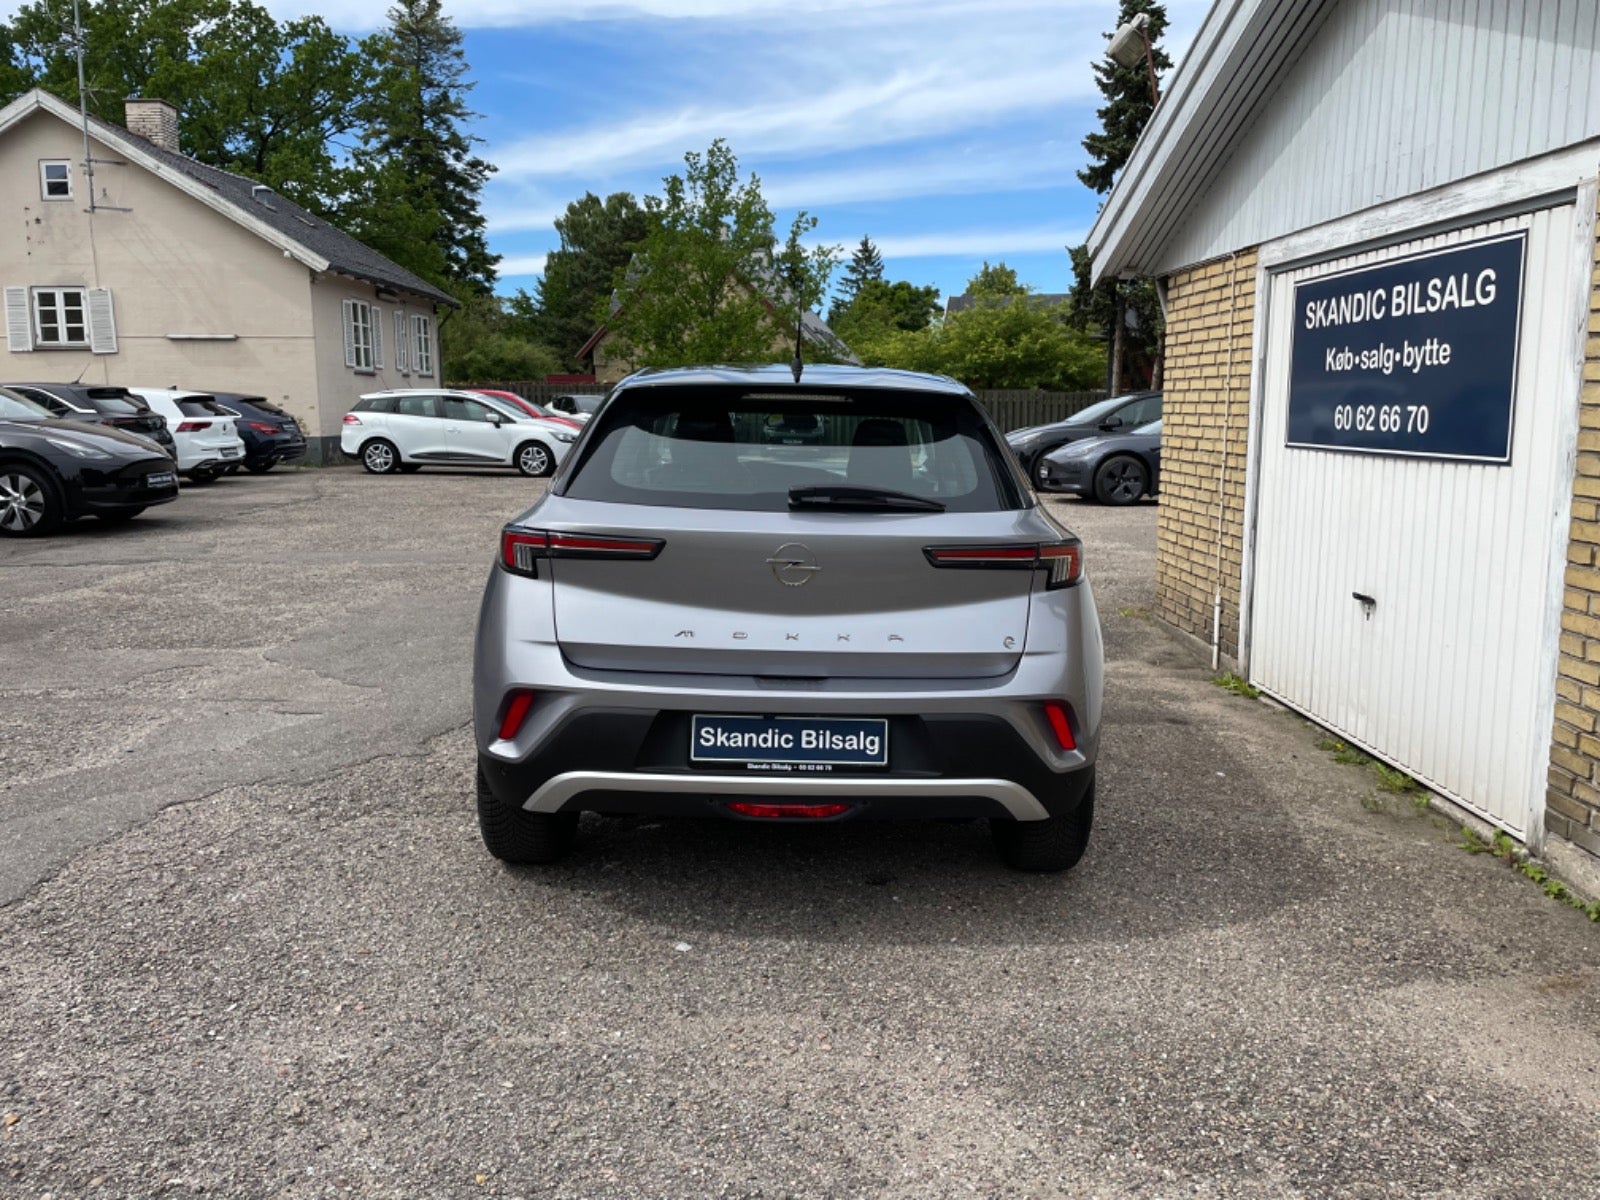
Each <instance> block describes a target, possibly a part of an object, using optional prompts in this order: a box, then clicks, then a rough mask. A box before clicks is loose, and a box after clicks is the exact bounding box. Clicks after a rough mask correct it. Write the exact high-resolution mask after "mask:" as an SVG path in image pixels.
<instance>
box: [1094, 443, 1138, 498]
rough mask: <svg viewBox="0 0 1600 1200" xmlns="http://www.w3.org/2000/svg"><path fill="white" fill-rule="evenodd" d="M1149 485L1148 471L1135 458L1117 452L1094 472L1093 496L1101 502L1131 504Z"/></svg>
mask: <svg viewBox="0 0 1600 1200" xmlns="http://www.w3.org/2000/svg"><path fill="white" fill-rule="evenodd" d="M1149 486H1150V473H1149V472H1148V471H1146V470H1145V469H1144V464H1143V463H1142V462H1140V461H1139V460H1138V459H1137V458H1131V457H1129V456H1128V455H1126V454H1117V455H1114V456H1112V457H1111V458H1108V459H1106V461H1105V462H1103V463H1101V464H1100V469H1099V470H1097V471H1096V472H1095V473H1094V498H1095V499H1096V500H1098V501H1100V503H1101V504H1132V503H1133V502H1134V501H1135V500H1137V499H1138V498H1139V497H1140V496H1142V495H1144V493H1145V489H1146V488H1148V487H1149Z"/></svg>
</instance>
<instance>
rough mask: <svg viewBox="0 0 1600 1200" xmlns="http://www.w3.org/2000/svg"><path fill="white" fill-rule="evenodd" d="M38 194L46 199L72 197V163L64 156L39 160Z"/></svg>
mask: <svg viewBox="0 0 1600 1200" xmlns="http://www.w3.org/2000/svg"><path fill="white" fill-rule="evenodd" d="M39 194H40V195H41V196H43V197H44V198H45V199H46V200H71V199H72V163H71V161H69V160H68V159H65V158H46V159H41V160H40V162H39Z"/></svg>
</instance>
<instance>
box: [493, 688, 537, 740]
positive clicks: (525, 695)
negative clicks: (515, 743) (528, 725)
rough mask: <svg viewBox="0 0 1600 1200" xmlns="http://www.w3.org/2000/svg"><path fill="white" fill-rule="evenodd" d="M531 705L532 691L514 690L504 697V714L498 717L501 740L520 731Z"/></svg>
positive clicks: (514, 735) (512, 736)
mask: <svg viewBox="0 0 1600 1200" xmlns="http://www.w3.org/2000/svg"><path fill="white" fill-rule="evenodd" d="M532 707H533V693H532V692H529V691H516V692H512V693H511V694H510V695H508V696H507V697H506V711H505V715H504V716H502V717H501V718H500V740H501V741H502V742H504V741H508V740H509V739H511V738H514V737H516V736H517V734H519V733H521V732H522V723H523V722H524V721H526V720H527V719H528V710H529V709H530V708H532Z"/></svg>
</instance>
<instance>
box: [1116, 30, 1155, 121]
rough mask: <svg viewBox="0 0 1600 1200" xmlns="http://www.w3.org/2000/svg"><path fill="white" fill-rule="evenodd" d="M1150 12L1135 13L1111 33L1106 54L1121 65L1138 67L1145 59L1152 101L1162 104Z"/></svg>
mask: <svg viewBox="0 0 1600 1200" xmlns="http://www.w3.org/2000/svg"><path fill="white" fill-rule="evenodd" d="M1149 27H1150V14H1149V13H1135V14H1134V16H1133V19H1132V20H1130V21H1129V22H1128V23H1127V24H1126V25H1123V26H1122V27H1121V28H1119V29H1118V30H1117V32H1116V33H1114V34H1112V35H1111V45H1110V46H1109V47H1108V48H1107V49H1106V54H1107V55H1109V56H1110V58H1111V61H1112V62H1114V63H1116V64H1117V65H1118V66H1119V67H1136V66H1138V65H1139V60H1140V59H1141V58H1142V59H1144V66H1145V71H1146V73H1147V74H1148V75H1149V78H1150V103H1152V104H1160V103H1161V93H1160V91H1158V90H1157V88H1156V64H1155V59H1154V57H1153V56H1152V55H1151V53H1150V28H1149Z"/></svg>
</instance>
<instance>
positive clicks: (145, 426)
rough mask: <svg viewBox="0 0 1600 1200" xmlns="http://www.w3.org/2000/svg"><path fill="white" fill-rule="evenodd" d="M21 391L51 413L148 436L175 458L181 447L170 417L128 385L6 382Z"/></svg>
mask: <svg viewBox="0 0 1600 1200" xmlns="http://www.w3.org/2000/svg"><path fill="white" fill-rule="evenodd" d="M0 387H5V388H9V389H11V390H12V391H13V392H15V393H16V394H17V395H19V396H22V397H24V398H26V399H28V400H32V401H33V402H34V403H35V404H38V405H42V406H43V407H45V408H47V409H49V410H50V415H51V416H55V417H65V418H66V419H68V420H70V421H83V422H86V423H87V424H90V425H109V426H111V427H112V428H113V429H125V430H127V431H128V432H129V433H137V434H138V435H139V436H140V437H147V438H149V439H150V440H151V441H152V442H155V443H156V444H157V445H159V446H160V447H161V448H162V449H163V450H165V451H166V452H167V456H168V457H169V458H171V459H173V460H174V461H176V460H177V457H178V448H177V446H175V445H173V442H172V431H171V430H170V429H168V428H167V419H166V418H165V417H163V416H162V415H161V414H160V413H158V412H151V411H150V406H149V405H148V404H146V403H145V402H144V401H143V400H141V399H140V398H139V397H138V396H135V395H134V394H133V393H132V392H130V391H129V390H128V389H127V388H125V387H116V386H114V385H109V384H103V383H5V384H0Z"/></svg>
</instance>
